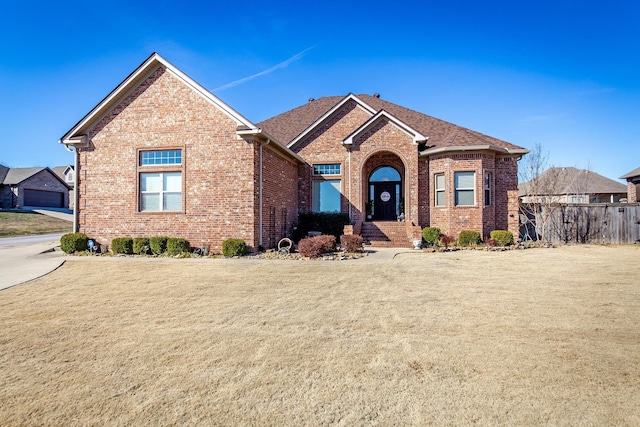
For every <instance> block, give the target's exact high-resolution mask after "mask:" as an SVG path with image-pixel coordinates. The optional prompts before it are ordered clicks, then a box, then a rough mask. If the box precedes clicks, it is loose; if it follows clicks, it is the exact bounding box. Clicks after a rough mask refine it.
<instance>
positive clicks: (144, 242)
mask: <svg viewBox="0 0 640 427" xmlns="http://www.w3.org/2000/svg"><path fill="white" fill-rule="evenodd" d="M150 250H151V249H150V246H149V238H148V237H134V238H133V253H134V254H138V255H148V254H149V252H150Z"/></svg>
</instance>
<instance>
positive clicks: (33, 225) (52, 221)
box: [0, 210, 73, 237]
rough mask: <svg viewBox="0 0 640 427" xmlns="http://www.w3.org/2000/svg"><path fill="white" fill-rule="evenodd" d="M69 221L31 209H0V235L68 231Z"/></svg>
mask: <svg viewBox="0 0 640 427" xmlns="http://www.w3.org/2000/svg"><path fill="white" fill-rule="evenodd" d="M72 228H73V225H72V223H71V222H70V221H65V220H63V219H59V218H53V217H50V216H47V215H42V214H39V213H37V212H31V211H18V210H11V211H8V210H3V211H0V237H12V236H28V235H32V234H49V233H70V232H71V230H72Z"/></svg>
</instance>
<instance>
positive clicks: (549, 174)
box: [519, 167, 627, 203]
mask: <svg viewBox="0 0 640 427" xmlns="http://www.w3.org/2000/svg"><path fill="white" fill-rule="evenodd" d="M519 194H520V198H521V200H522V202H523V203H535V202H539V203H618V202H621V201H625V200H626V197H627V187H626V186H625V185H624V184H621V183H619V182H617V181H614V180H612V179H609V178H607V177H604V176H602V175H599V174H597V173H595V172H592V171H589V170H583V169H576V168H572V167H553V168H549V169H547V170H546V171H544V172H543V173H541V174H540V176H539V177H538V178H536V179H535V180H533V181H529V182H525V183H522V184H520V186H519Z"/></svg>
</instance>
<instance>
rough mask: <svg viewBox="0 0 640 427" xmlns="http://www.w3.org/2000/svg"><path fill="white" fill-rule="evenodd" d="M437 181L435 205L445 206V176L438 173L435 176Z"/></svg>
mask: <svg viewBox="0 0 640 427" xmlns="http://www.w3.org/2000/svg"><path fill="white" fill-rule="evenodd" d="M434 181H435V185H434V188H435V203H436V206H444V204H445V193H444V188H445V187H444V174H443V173H438V174H435V175H434Z"/></svg>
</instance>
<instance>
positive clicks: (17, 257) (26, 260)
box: [0, 233, 64, 290]
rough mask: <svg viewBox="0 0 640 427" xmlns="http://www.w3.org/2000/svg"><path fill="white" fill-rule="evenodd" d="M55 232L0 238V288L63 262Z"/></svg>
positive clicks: (46, 271) (36, 274) (42, 273)
mask: <svg viewBox="0 0 640 427" xmlns="http://www.w3.org/2000/svg"><path fill="white" fill-rule="evenodd" d="M62 234H63V233H59V234H44V235H36V236H25V237H5V238H0V272H2V273H1V274H0V290H2V289H6V288H10V287H12V286H15V285H19V284H21V283H25V282H28V281H30V280H33V279H37V278H38V277H41V276H44V275H45V274H48V273H50V272H51V271H53V270H55V269H56V268H58V267H60V266H61V265H62V263H63V262H64V253H63V252H62V251H60V248H57V250H56V247H58V246H59V245H60V237H61V236H62Z"/></svg>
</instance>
